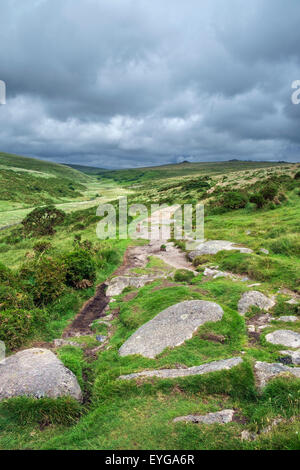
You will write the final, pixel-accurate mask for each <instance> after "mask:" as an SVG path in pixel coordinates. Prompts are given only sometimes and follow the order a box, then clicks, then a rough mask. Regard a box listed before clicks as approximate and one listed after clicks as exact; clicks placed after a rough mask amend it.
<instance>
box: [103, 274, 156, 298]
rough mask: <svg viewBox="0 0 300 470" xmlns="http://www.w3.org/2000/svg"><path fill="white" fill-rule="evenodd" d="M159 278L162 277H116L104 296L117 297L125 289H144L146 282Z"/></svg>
mask: <svg viewBox="0 0 300 470" xmlns="http://www.w3.org/2000/svg"><path fill="white" fill-rule="evenodd" d="M158 277H159V278H161V277H162V275H161V274H159V275H157V276H148V275H146V274H145V275H142V276H117V277H114V278H113V279H112V280H111V281H110V283H109V285H108V288H107V290H106V295H107V296H108V297H111V296H115V295H119V294H121V293H122V292H123V290H124V289H125V287H135V288H137V289H139V288H140V287H144V286H145V285H146V284H147V283H148V282H152V281H154V280H155V279H157V278H158Z"/></svg>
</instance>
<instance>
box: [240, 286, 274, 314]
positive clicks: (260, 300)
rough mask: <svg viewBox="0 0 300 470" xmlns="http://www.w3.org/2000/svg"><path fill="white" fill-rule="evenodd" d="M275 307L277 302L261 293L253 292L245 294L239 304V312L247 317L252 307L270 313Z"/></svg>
mask: <svg viewBox="0 0 300 470" xmlns="http://www.w3.org/2000/svg"><path fill="white" fill-rule="evenodd" d="M274 305H275V302H274V300H273V299H270V298H269V297H267V296H266V295H264V294H262V293H261V292H259V291H256V290H252V291H249V292H244V294H243V295H242V297H241V298H240V300H239V303H238V312H239V313H240V314H241V315H245V314H246V313H247V312H248V311H249V310H250V307H252V306H253V307H258V308H259V309H261V310H266V311H268V310H270V308H272V307H274Z"/></svg>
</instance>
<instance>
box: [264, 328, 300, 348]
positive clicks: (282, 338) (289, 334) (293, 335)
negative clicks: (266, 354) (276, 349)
mask: <svg viewBox="0 0 300 470" xmlns="http://www.w3.org/2000/svg"><path fill="white" fill-rule="evenodd" d="M266 341H268V343H271V344H282V345H283V346H287V347H289V348H299V347H300V333H297V332H296V331H292V330H276V331H273V333H269V334H267V335H266Z"/></svg>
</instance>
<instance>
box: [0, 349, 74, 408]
mask: <svg viewBox="0 0 300 470" xmlns="http://www.w3.org/2000/svg"><path fill="white" fill-rule="evenodd" d="M23 395H26V396H32V397H35V398H42V397H50V398H57V397H62V396H71V397H73V398H75V399H76V400H81V398H82V394H81V389H80V386H79V384H78V382H77V379H76V377H75V375H74V374H73V372H71V371H70V370H69V369H67V368H66V367H65V366H64V365H63V363H62V362H61V361H60V360H59V359H58V358H57V357H56V356H55V354H53V353H52V352H51V351H49V350H48V349H41V348H32V349H26V350H25V351H20V352H18V353H16V354H14V355H13V356H10V357H8V358H7V359H5V361H3V362H2V363H1V364H0V400H3V399H5V398H13V397H18V396H23Z"/></svg>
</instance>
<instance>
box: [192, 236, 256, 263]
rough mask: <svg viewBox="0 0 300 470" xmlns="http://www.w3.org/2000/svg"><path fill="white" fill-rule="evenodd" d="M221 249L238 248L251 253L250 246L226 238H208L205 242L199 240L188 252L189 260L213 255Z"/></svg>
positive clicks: (240, 250) (241, 251) (242, 251)
mask: <svg viewBox="0 0 300 470" xmlns="http://www.w3.org/2000/svg"><path fill="white" fill-rule="evenodd" d="M222 250H225V251H231V250H238V251H239V252H240V253H252V250H251V249H250V248H245V247H241V246H238V245H237V244H236V243H233V242H229V241H226V240H208V241H206V242H201V243H200V244H199V245H198V246H197V247H195V249H194V250H193V251H191V252H190V253H189V254H188V257H189V259H190V260H191V261H193V259H194V258H196V257H197V256H201V255H215V254H217V253H218V252H219V251H222Z"/></svg>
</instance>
